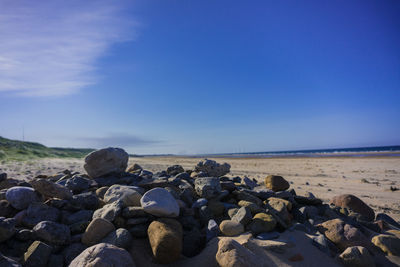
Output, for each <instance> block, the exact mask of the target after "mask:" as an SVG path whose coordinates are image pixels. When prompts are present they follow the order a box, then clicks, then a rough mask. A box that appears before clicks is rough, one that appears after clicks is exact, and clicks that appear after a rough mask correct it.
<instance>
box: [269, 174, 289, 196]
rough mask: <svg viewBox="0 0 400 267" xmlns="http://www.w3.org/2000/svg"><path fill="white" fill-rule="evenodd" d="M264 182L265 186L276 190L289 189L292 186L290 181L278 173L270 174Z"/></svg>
mask: <svg viewBox="0 0 400 267" xmlns="http://www.w3.org/2000/svg"><path fill="white" fill-rule="evenodd" d="M264 182H265V186H266V187H267V188H268V189H271V190H272V191H274V192H278V191H284V190H287V189H288V188H289V186H290V185H289V182H288V181H286V180H285V179H284V178H283V177H282V176H278V175H268V176H267V177H266V178H265V180H264Z"/></svg>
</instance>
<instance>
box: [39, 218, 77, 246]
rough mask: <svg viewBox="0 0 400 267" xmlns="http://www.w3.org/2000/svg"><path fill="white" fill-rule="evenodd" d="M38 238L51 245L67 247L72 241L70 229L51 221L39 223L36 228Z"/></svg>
mask: <svg viewBox="0 0 400 267" xmlns="http://www.w3.org/2000/svg"><path fill="white" fill-rule="evenodd" d="M33 231H34V232H35V234H36V236H37V237H38V238H40V239H42V240H44V241H46V242H48V243H50V244H55V245H66V244H68V243H69V242H70V240H71V232H70V230H69V227H68V226H66V225H64V224H59V223H55V222H51V221H43V222H40V223H38V224H37V225H36V226H35V227H34V228H33Z"/></svg>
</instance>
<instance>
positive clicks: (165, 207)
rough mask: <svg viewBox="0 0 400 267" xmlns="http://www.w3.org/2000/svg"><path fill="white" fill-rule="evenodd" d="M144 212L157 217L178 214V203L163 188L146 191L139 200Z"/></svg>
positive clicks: (175, 215)
mask: <svg viewBox="0 0 400 267" xmlns="http://www.w3.org/2000/svg"><path fill="white" fill-rule="evenodd" d="M140 203H141V205H142V207H143V209H144V211H145V212H147V213H149V214H152V215H154V216H159V217H177V216H179V205H178V203H177V202H176V200H175V198H174V197H173V196H172V195H171V193H169V192H168V191H167V190H166V189H164V188H153V189H151V190H149V191H147V192H146V193H145V194H144V195H143V197H142V198H141V200H140Z"/></svg>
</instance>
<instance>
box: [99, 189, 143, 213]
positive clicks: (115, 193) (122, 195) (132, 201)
mask: <svg viewBox="0 0 400 267" xmlns="http://www.w3.org/2000/svg"><path fill="white" fill-rule="evenodd" d="M141 198H142V195H141V194H140V193H139V192H138V191H137V190H136V189H135V186H129V185H119V184H115V185H112V186H110V188H108V189H107V191H106V193H105V194H104V197H103V200H104V202H106V203H112V202H114V201H117V200H121V201H122V203H123V204H124V206H125V207H130V206H140V199H141Z"/></svg>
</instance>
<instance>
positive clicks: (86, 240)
mask: <svg viewBox="0 0 400 267" xmlns="http://www.w3.org/2000/svg"><path fill="white" fill-rule="evenodd" d="M114 230H115V227H114V225H113V224H112V223H111V222H109V221H107V220H106V219H103V218H96V219H94V220H93V221H91V222H90V224H89V225H88V227H87V228H86V231H85V233H84V234H83V236H82V243H83V244H85V245H87V246H91V245H94V244H96V243H98V242H100V241H101V240H102V239H103V238H104V237H106V236H107V235H108V234H109V233H110V232H112V231H114Z"/></svg>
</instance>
